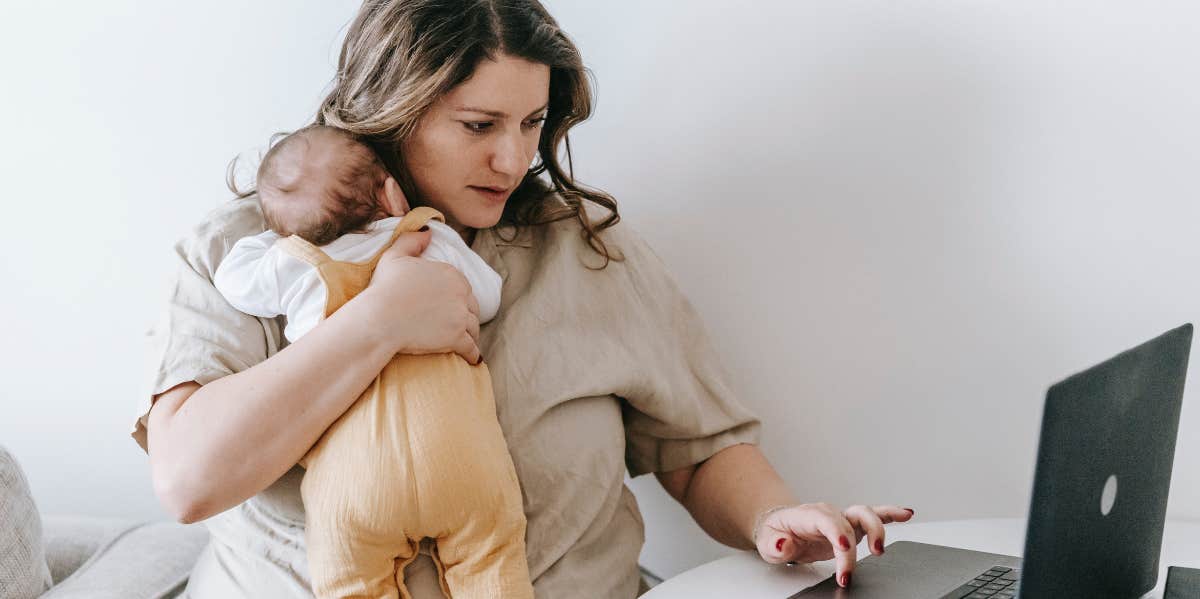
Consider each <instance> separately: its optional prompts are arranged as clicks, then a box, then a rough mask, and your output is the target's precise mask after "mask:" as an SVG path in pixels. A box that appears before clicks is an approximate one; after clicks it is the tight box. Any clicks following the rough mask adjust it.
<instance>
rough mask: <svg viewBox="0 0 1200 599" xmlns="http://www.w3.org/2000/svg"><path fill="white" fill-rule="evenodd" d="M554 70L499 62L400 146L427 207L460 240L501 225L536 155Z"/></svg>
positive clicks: (481, 69)
mask: <svg viewBox="0 0 1200 599" xmlns="http://www.w3.org/2000/svg"><path fill="white" fill-rule="evenodd" d="M549 97H550V67H548V66H546V65H544V64H539V63H534V62H529V61H526V60H524V59H521V58H514V57H512V56H508V55H500V56H499V57H498V59H497V60H486V59H485V60H484V61H483V62H481V63H479V66H477V67H476V68H475V73H474V74H473V75H472V76H471V78H470V79H468V80H466V81H464V82H463V83H461V84H460V85H458V87H455V88H454V89H452V90H450V91H449V92H448V93H446V94H445V95H444V96H442V97H441V98H440V99H438V100H437V102H435V103H434V104H433V106H432V107H430V109H429V111H428V112H427V113H426V114H425V115H424V116H423V117H422V118H421V120H420V121H419V122H418V123H417V127H416V129H415V130H414V132H413V134H412V135H410V136H409V137H408V139H406V140H405V141H404V142H403V143H402V144H401V146H400V152H401V153H400V156H401V158H402V159H403V160H404V162H405V165H407V167H408V172H409V173H410V175H411V176H412V179H413V183H414V185H415V186H416V192H417V193H416V196H417V198H418V199H419V202H420V203H421V204H424V205H427V206H429V207H431V208H434V209H436V210H438V211H440V212H441V213H442V214H444V215H445V216H446V222H447V224H449V225H450V226H452V227H454V228H455V229H456V230H457V231H459V233H463V234H464V235H467V234H468V230H469V229H483V228H487V227H491V226H493V225H495V224H496V223H497V222H499V220H500V215H501V213H503V211H504V204H505V202H507V201H508V196H509V195H510V194H512V192H513V190H514V189H516V187H517V185H518V184H519V183H520V182H521V180H522V179H523V178H524V177H525V173H526V171H528V170H529V167H530V165H531V164H532V163H533V159H534V156H535V154H536V153H537V146H538V138H539V137H540V136H541V133H542V121H543V120H544V119H545V116H546V105H547V103H548V102H549Z"/></svg>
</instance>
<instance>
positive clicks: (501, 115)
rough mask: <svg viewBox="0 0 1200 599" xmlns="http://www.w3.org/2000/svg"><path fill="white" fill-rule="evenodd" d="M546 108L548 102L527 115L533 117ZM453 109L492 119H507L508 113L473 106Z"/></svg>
mask: <svg viewBox="0 0 1200 599" xmlns="http://www.w3.org/2000/svg"><path fill="white" fill-rule="evenodd" d="M548 106H550V103H549V102H546V103H545V104H542V105H541V106H540V107H538V108H535V109H534V111H533V112H531V113H529V116H533V115H535V114H537V113H539V112H541V111H543V110H545V109H546V107H548ZM454 109H455V110H457V111H460V112H478V113H479V114H486V115H488V116H490V117H492V118H496V119H504V118H508V113H506V112H500V111H499V110H485V109H483V108H475V107H473V106H455V107H454Z"/></svg>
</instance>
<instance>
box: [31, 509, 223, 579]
mask: <svg viewBox="0 0 1200 599" xmlns="http://www.w3.org/2000/svg"><path fill="white" fill-rule="evenodd" d="M42 530H43V538H44V540H45V548H46V563H47V565H48V566H49V568H50V577H51V579H52V581H53V586H52V587H50V590H48V591H46V592H45V593H44V594H42V595H41V597H42V598H43V599H77V598H78V599H84V598H87V599H110V598H111V599H141V598H145V599H151V598H154V599H159V598H165V597H177V596H178V595H179V594H180V593H181V592H182V591H183V587H184V585H185V584H186V583H187V577H188V574H189V573H190V572H191V570H192V564H194V563H196V558H197V557H199V555H200V551H201V550H203V549H204V545H205V544H206V543H208V531H207V529H205V528H204V526H203V525H201V524H192V525H186V526H185V525H183V524H179V523H176V522H170V521H161V522H132V521H128V520H120V519H109V518H92V517H79V516H46V517H43V518H42Z"/></svg>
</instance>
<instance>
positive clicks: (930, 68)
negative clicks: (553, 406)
mask: <svg viewBox="0 0 1200 599" xmlns="http://www.w3.org/2000/svg"><path fill="white" fill-rule="evenodd" d="M355 4H356V3H354V2H351V1H340V2H336V3H304V5H303V7H302V8H301V7H298V6H297V5H296V3H291V2H285V1H282V0H279V1H272V2H263V1H260V2H255V3H250V4H246V3H235V2H231V1H227V0H223V1H220V2H213V3H207V4H206V5H204V6H203V7H201V6H198V5H197V6H190V5H188V6H185V5H183V4H177V3H172V6H170V7H167V6H163V5H162V3H154V2H149V1H146V2H134V1H133V0H124V1H121V2H107V3H104V4H103V6H95V5H92V4H90V3H83V2H77V3H74V4H73V5H71V6H67V7H64V6H62V5H54V6H48V5H47V6H27V7H22V8H12V9H8V10H9V12H10V14H8V15H6V18H5V19H4V21H3V23H0V66H2V69H0V72H3V73H4V74H5V78H6V85H5V90H6V91H5V93H3V94H0V110H2V111H3V114H6V115H8V116H9V117H10V118H9V121H10V122H9V123H7V124H6V127H5V129H6V131H5V135H4V136H3V139H4V141H3V142H0V169H3V170H0V174H2V175H3V178H2V180H3V181H4V182H5V183H6V184H7V186H8V191H7V193H6V194H4V197H5V198H7V201H6V202H5V207H6V208H7V209H8V211H9V212H10V213H11V212H12V211H14V210H15V212H16V214H15V216H13V215H11V214H10V216H9V217H8V218H10V219H12V220H11V221H10V222H14V223H18V226H16V227H10V229H11V230H10V231H6V234H5V235H4V236H3V239H2V240H0V244H2V245H0V251H2V255H3V256H4V259H3V262H2V264H3V267H2V268H0V276H2V277H3V279H0V280H3V285H5V289H6V290H8V291H7V292H6V293H5V294H4V298H5V299H4V308H5V312H6V313H7V314H8V315H9V323H8V325H6V326H5V328H4V331H5V333H4V334H3V335H0V358H3V360H4V363H5V364H6V365H7V367H6V368H5V369H4V370H5V377H4V378H3V379H0V401H2V402H3V404H4V405H3V409H2V410H0V443H4V444H6V445H7V446H9V447H10V448H11V449H12V450H13V451H14V452H15V453H16V454H17V455H18V457H20V458H21V459H22V461H23V463H24V464H25V465H26V466H27V467H28V470H29V477H30V479H31V482H32V484H33V486H34V490H35V493H36V494H37V500H38V502H39V504H40V506H41V507H42V508H43V509H44V510H46V511H54V512H63V511H72V512H87V513H95V514H105V515H124V516H138V517H155V516H159V515H161V514H162V511H161V510H160V509H159V508H158V507H157V505H156V502H155V500H154V497H153V494H152V493H151V491H150V484H149V480H148V477H147V472H146V466H145V458H144V456H143V455H142V454H141V452H140V450H138V449H137V448H136V446H135V445H134V444H133V443H132V442H131V441H130V440H129V439H128V437H127V428H128V426H129V423H130V421H131V418H132V415H133V413H134V411H135V404H134V402H135V400H136V397H137V394H138V393H139V391H140V390H141V388H142V383H143V381H142V379H143V376H142V370H141V368H142V364H141V360H142V352H143V350H142V343H143V339H142V338H141V337H140V333H141V332H142V331H144V330H145V329H146V327H147V326H148V325H149V322H150V314H151V313H152V311H153V310H154V309H155V308H156V306H157V305H158V302H159V301H160V300H161V297H162V289H161V285H162V278H163V274H164V271H165V269H166V264H167V262H168V261H167V252H168V251H169V246H170V244H171V242H172V241H173V240H174V239H175V238H176V237H178V236H179V235H180V234H181V233H182V232H183V231H184V230H185V229H186V228H187V227H188V226H190V225H191V224H192V223H194V222H195V221H196V220H197V219H198V218H199V217H200V216H202V215H203V213H204V212H205V211H207V210H208V209H210V208H211V207H212V206H214V205H216V204H217V203H219V202H221V201H223V199H224V198H225V197H226V193H225V192H224V189H223V183H222V178H223V174H224V167H225V164H226V163H227V161H228V159H229V158H230V157H232V156H233V155H234V154H235V153H237V152H239V151H243V150H247V149H253V148H254V147H255V146H257V145H260V144H262V143H263V141H264V140H265V139H266V137H267V136H268V135H269V134H270V132H272V131H275V130H278V129H285V128H289V127H294V126H296V125H297V124H298V123H300V122H302V121H303V120H305V119H306V118H307V117H308V116H309V114H310V113H311V112H312V110H313V109H314V107H315V104H316V102H317V100H318V99H319V98H320V96H321V91H322V90H323V89H324V86H325V84H326V83H327V82H328V81H329V78H330V76H331V75H332V71H333V64H334V61H335V58H336V52H337V45H338V40H339V39H340V34H341V33H342V28H343V27H344V25H345V23H346V22H348V20H349V19H350V18H351V16H352V14H353V12H354V8H355ZM549 6H550V8H551V10H552V11H553V12H554V14H555V15H556V17H557V18H558V19H559V20H560V22H561V23H562V25H563V26H564V27H565V28H566V30H567V31H568V32H569V33H570V34H571V35H572V36H573V37H574V38H575V39H576V41H577V42H578V43H579V45H580V47H581V48H582V50H583V53H584V59H585V62H586V63H587V64H588V65H589V66H590V67H591V68H592V70H593V71H594V72H595V75H596V79H597V82H598V92H599V102H598V109H597V112H596V115H595V117H594V118H593V120H592V121H591V122H589V123H587V124H585V125H583V126H582V127H581V128H580V129H579V130H578V131H577V133H576V135H574V136H573V140H572V141H573V144H572V146H573V150H574V156H575V164H576V166H577V169H576V173H577V175H578V176H579V178H580V179H581V180H583V181H584V182H587V183H590V184H593V185H596V186H599V187H601V188H603V189H606V190H608V191H610V192H612V193H613V194H615V195H616V197H617V198H618V199H619V200H620V202H621V206H622V210H623V213H624V215H625V218H626V220H627V222H628V223H630V224H632V225H633V226H635V227H636V228H638V229H639V230H641V231H642V232H643V233H644V234H645V236H646V237H648V238H649V239H650V240H651V242H652V243H653V244H654V246H655V247H656V248H657V249H658V251H659V253H660V254H661V255H662V257H663V258H664V260H666V261H667V263H668V264H669V265H670V266H671V267H672V269H673V271H674V272H675V274H676V275H677V277H678V279H679V281H680V284H681V285H682V286H683V287H684V289H685V290H686V291H687V292H688V293H689V295H690V297H691V298H692V299H693V301H694V303H695V304H696V306H697V308H698V309H699V311H700V312H701V314H702V315H703V316H704V317H705V319H706V321H707V323H708V325H709V329H710V333H711V334H712V337H713V338H714V341H715V342H716V343H717V345H718V347H719V350H720V352H721V353H722V355H723V356H724V358H725V359H726V362H727V364H728V366H729V368H730V370H731V371H732V372H733V376H734V384H735V388H736V389H737V390H738V391H740V393H741V395H742V397H743V398H744V400H745V402H746V403H747V404H748V405H749V406H751V407H752V408H753V409H755V410H756V411H757V412H758V413H759V414H760V415H761V416H762V417H763V419H764V422H765V434H764V439H763V445H764V449H765V451H766V452H767V454H768V455H769V456H770V457H771V458H772V460H773V461H774V463H775V464H776V466H777V467H778V468H779V470H780V471H781V472H782V473H783V474H784V476H785V478H787V479H788V480H789V481H790V482H791V484H792V485H793V486H794V487H795V488H796V489H797V491H798V492H799V493H800V494H801V495H802V496H803V497H805V498H807V499H811V500H814V501H815V500H825V501H831V502H836V503H841V504H846V503H850V502H884V501H887V502H898V503H901V504H904V505H908V506H911V507H914V508H915V509H916V510H917V512H918V515H919V516H920V517H921V518H922V519H944V518H958V517H982V516H1020V515H1024V513H1025V510H1026V509H1027V505H1026V503H1027V501H1028V493H1029V488H1030V484H1031V480H1032V468H1033V460H1034V452H1035V445H1036V435H1037V427H1038V421H1039V417H1040V410H1041V401H1042V396H1043V393H1044V392H1045V389H1046V387H1047V386H1048V385H1049V384H1050V383H1052V382H1054V381H1055V380H1058V379H1059V378H1061V377H1063V376H1065V375H1067V374H1069V373H1072V372H1075V371H1077V370H1080V369H1082V368H1084V367H1086V366H1089V365H1091V364H1092V363H1095V362H1097V361H1099V360H1102V359H1104V358H1106V357H1108V356H1109V355H1111V354H1113V353H1115V352H1117V351H1119V350H1121V349H1124V348H1126V347H1129V346H1132V345H1134V344H1136V343H1139V342H1140V341H1142V340H1144V339H1147V338H1149V337H1150V336H1152V335H1155V334H1157V333H1159V332H1162V331H1164V330H1166V329H1167V328H1170V327H1172V326H1175V325H1177V324H1179V323H1182V322H1184V321H1195V320H1197V319H1198V318H1200V276H1195V275H1194V274H1193V273H1197V272H1198V269H1197V267H1196V265H1197V264H1200V241H1197V239H1196V238H1195V233H1196V228H1197V223H1200V203H1198V202H1197V201H1196V195H1197V183H1196V179H1195V176H1194V172H1195V171H1196V164H1197V159H1198V158H1200V150H1198V149H1197V144H1196V140H1197V139H1200V108H1198V107H1200V83H1197V81H1196V78H1195V77H1194V72H1195V65H1194V64H1192V62H1191V61H1189V57H1192V56H1195V55H1197V54H1198V53H1200V35H1198V34H1200V8H1197V7H1196V6H1195V5H1193V4H1191V3H1186V2H1166V1H1158V2H1150V3H1141V4H1139V5H1136V6H1133V5H1125V4H1120V3H1115V2H1108V3H1084V2H1062V3H1053V6H1049V5H1047V3H1044V2H1033V1H1022V2H1015V1H1014V2H1006V3H1000V2H971V3H967V2H956V1H950V0H942V1H927V2H909V3H904V4H903V5H901V3H895V2H883V1H879V2H865V1H860V0H849V1H840V2H822V3H818V2H792V1H788V0H777V1H766V0H762V1H759V2H754V3H750V6H752V7H753V11H750V10H748V9H745V8H735V7H734V4H732V3H729V2H715V1H700V0H689V1H688V2H686V3H684V2H682V1H679V2H635V1H633V0H622V1H612V2H606V3H604V5H603V7H601V6H600V5H598V4H596V3H594V2H583V1H574V2H568V1H562V0H558V1H552V2H550V3H549ZM13 10H15V11H16V14H11V11H13ZM63 19H66V20H65V21H63ZM14 186H15V189H14ZM43 223H45V224H43ZM51 225H52V226H51ZM47 233H50V234H53V235H54V236H55V239H53V240H43V239H41V238H42V237H44V236H45V235H46V234H47ZM64 373H69V374H65V375H64ZM1192 387H1193V388H1192V389H1190V390H1189V392H1188V393H1187V396H1186V397H1185V404H1184V413H1183V421H1182V423H1181V432H1180V439H1179V443H1178V448H1177V453H1176V469H1175V477H1174V483H1173V488H1172V496H1171V504H1170V514H1171V516H1172V517H1176V518H1185V519H1191V520H1200V507H1197V506H1200V474H1197V472H1198V471H1200V469H1198V468H1197V467H1196V466H1197V464H1198V463H1200V435H1197V432H1200V399H1198V396H1197V394H1198V393H1200V392H1197V391H1195V385H1192ZM989 481H990V482H989ZM634 485H635V488H636V491H637V493H638V495H639V498H640V499H641V502H642V506H643V511H644V512H645V513H646V519H647V525H648V539H647V548H646V552H645V556H644V561H645V562H646V563H647V564H649V565H650V566H651V567H652V569H654V570H656V571H657V572H659V573H660V574H666V575H670V574H673V573H676V572H679V571H681V570H682V569H685V568H687V567H690V566H691V565H695V564H697V563H700V562H702V561H705V560H707V559H709V558H711V557H715V556H717V555H720V554H722V553H724V552H726V551H727V550H726V549H724V548H722V547H720V546H718V545H716V544H715V543H712V542H710V541H707V539H706V538H705V537H704V536H703V533H701V532H700V531H699V530H698V529H697V528H696V527H695V526H694V525H691V524H689V523H688V520H687V516H686V514H685V513H683V512H682V510H681V509H680V508H678V507H677V506H674V505H672V504H671V503H670V500H669V499H667V498H666V497H665V495H664V494H663V493H662V492H661V490H660V489H658V488H657V485H656V484H655V483H654V482H653V479H652V477H642V478H640V479H637V480H636V481H634Z"/></svg>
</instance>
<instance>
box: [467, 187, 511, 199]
mask: <svg viewBox="0 0 1200 599" xmlns="http://www.w3.org/2000/svg"><path fill="white" fill-rule="evenodd" d="M468 187H470V188H471V189H472V190H474V191H475V192H476V193H478V194H479V195H481V196H483V197H485V198H487V199H489V200H491V201H493V202H503V201H504V200H505V199H507V198H508V190H507V189H503V188H499V187H478V186H475V185H470V186H468Z"/></svg>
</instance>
